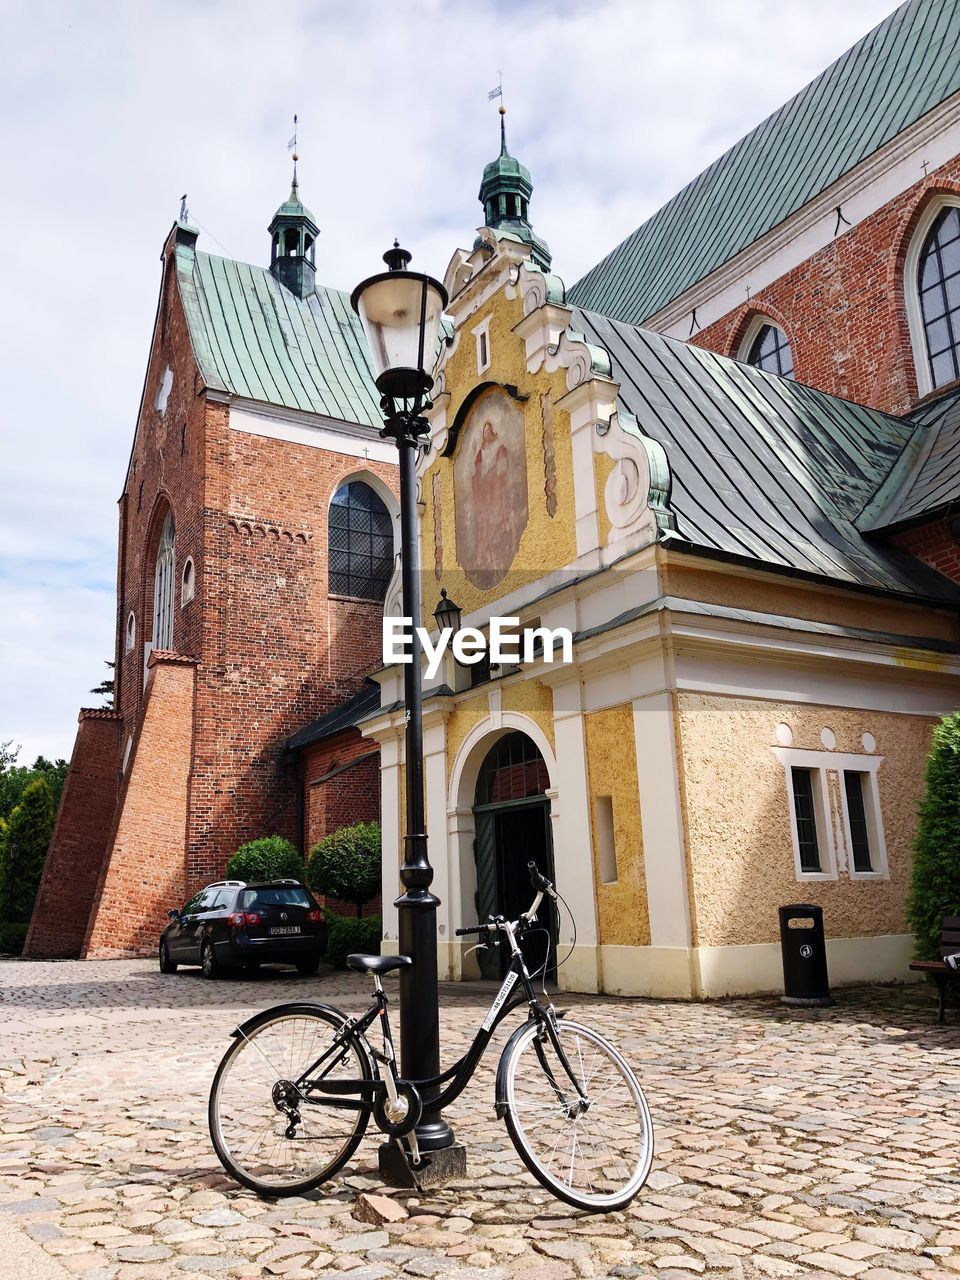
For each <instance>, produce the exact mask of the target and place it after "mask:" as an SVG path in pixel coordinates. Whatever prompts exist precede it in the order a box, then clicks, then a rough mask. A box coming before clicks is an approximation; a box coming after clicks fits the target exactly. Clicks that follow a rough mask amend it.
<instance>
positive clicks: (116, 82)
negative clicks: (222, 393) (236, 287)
mask: <svg viewBox="0 0 960 1280" xmlns="http://www.w3.org/2000/svg"><path fill="white" fill-rule="evenodd" d="M893 8H894V5H893V3H892V2H891V0H844V3H842V4H838V3H837V2H836V0H778V3H777V4H776V5H775V6H773V7H768V8H764V7H763V6H758V5H757V3H756V0H593V2H588V0H552V3H540V2H539V0H349V2H343V0H341V3H330V2H327V0H320V2H317V0H313V2H310V0H284V3H283V4H282V5H280V4H265V3H263V0H257V2H256V3H254V2H253V0H192V2H191V3H187V2H186V0H162V2H161V0H114V2H113V3H104V2H100V0H76V2H75V3H72V4H71V3H61V2H60V0H45V3H43V4H37V3H35V0H33V2H30V3H24V2H23V0H3V3H2V5H0V166H2V168H0V173H2V177H3V199H2V200H0V300H2V305H0V742H3V741H6V740H12V741H13V743H14V745H15V746H16V745H20V746H21V748H22V750H21V755H20V762H21V763H31V762H32V761H33V759H34V757H35V756H36V755H37V754H38V753H42V754H44V755H46V756H48V757H50V758H55V757H58V756H63V757H69V755H70V751H71V749H72V745H73V738H74V735H75V732H76V718H77V712H78V710H79V708H80V707H81V706H97V705H100V700H99V699H98V698H96V697H95V696H93V695H91V694H90V693H89V690H90V689H91V688H92V687H93V686H94V685H96V684H97V683H98V682H99V681H100V680H101V679H102V678H103V677H104V676H105V675H106V674H107V671H106V668H105V667H104V665H103V664H104V661H105V660H106V659H112V657H113V647H114V625H115V624H114V609H115V588H116V558H117V546H116V537H117V505H116V504H117V499H118V498H119V496H120V490H121V486H122V484H123V478H124V473H125V470H126V464H127V459H128V456H129V452H130V447H131V444H132V440H133V432H134V428H135V425H136V416H137V411H138V407H139V401H140V393H141V388H142V383H143V376H144V370H145V367H146V361H147V355H148V349H149V343H150V336H151V330H152V325H153V318H154V313H155V310H156V304H157V293H158V289H159V283H160V250H161V247H162V244H163V241H164V239H165V237H166V234H167V232H168V231H169V229H170V225H171V223H172V222H173V220H174V219H175V218H176V216H177V213H178V210H179V206H180V196H181V195H182V194H183V193H184V192H186V193H187V194H188V203H189V209H190V215H191V221H192V222H193V223H194V225H196V226H198V227H199V228H200V229H201V236H200V240H199V247H200V248H202V249H205V250H207V251H208V252H212V253H223V254H226V255H228V256H232V257H236V258H239V259H242V260H244V261H247V262H253V263H260V264H264V265H266V264H267V263H268V262H269V239H268V236H267V233H266V226H267V224H268V223H269V221H270V219H271V217H272V215H273V212H274V210H275V209H276V207H277V205H278V204H279V203H280V202H281V201H282V200H283V199H285V197H286V195H287V192H288V190H289V182H290V161H289V156H288V152H287V142H288V139H289V138H290V135H291V133H292V118H293V114H294V112H296V113H297V114H298V115H299V117H300V128H299V144H300V146H299V149H300V155H301V160H300V192H301V196H302V198H303V199H304V201H305V203H306V204H307V205H308V206H309V207H310V208H311V209H312V210H313V212H314V214H315V215H316V217H317V220H318V222H319V225H320V227H321V235H320V239H319V242H318V247H317V273H318V279H319V280H320V281H321V282H322V283H323V284H325V285H333V286H335V287H337V288H341V289H345V290H350V289H351V288H352V287H353V286H354V285H355V284H356V283H357V281H359V280H360V279H362V278H363V277H364V276H366V275H369V274H370V273H371V272H372V271H376V270H380V269H382V268H381V266H380V255H381V253H382V252H383V250H384V249H385V248H386V247H387V245H388V244H389V243H390V242H392V240H393V237H394V236H399V237H400V239H401V241H402V243H403V244H404V245H405V246H406V247H407V248H409V249H410V250H411V251H412V252H413V254H414V267H415V268H417V269H419V270H425V271H429V272H431V273H432V274H434V275H437V276H440V277H442V275H443V273H444V270H445V269H446V266H447V263H448V261H449V260H450V257H451V255H452V253H453V251H454V250H455V249H456V248H457V247H464V246H466V247H469V246H470V245H471V244H472V241H473V235H474V232H475V228H476V226H477V225H478V224H479V222H480V206H479V204H478V203H477V199H476V196H477V190H478V187H479V183H480V175H481V173H482V170H483V166H484V164H485V163H486V162H487V161H488V160H491V159H493V158H494V156H495V155H496V154H497V151H498V143H499V138H498V116H497V112H496V107H497V103H496V102H489V101H488V100H487V93H488V91H489V90H490V89H491V88H493V87H495V86H496V85H497V83H498V77H499V75H500V74H501V73H502V76H503V85H504V101H505V103H506V106H507V109H508V114H507V129H508V141H509V145H510V150H511V153H512V154H513V155H515V156H518V157H519V158H520V159H521V160H522V161H523V163H524V164H525V165H526V166H527V167H528V168H529V169H530V171H531V173H532V176H533V181H534V194H533V199H532V201H531V209H530V212H531V219H532V221H533V224H534V226H535V228H536V230H537V231H538V233H539V234H540V235H542V236H544V238H545V239H546V240H547V241H548V243H549V245H550V247H551V250H552V252H553V269H554V271H555V272H556V273H557V274H559V275H560V276H562V277H563V279H564V280H566V282H567V283H568V284H572V283H573V282H574V281H575V280H576V279H577V278H578V277H579V276H580V275H582V274H583V272H584V271H585V270H586V269H587V268H588V267H590V266H591V265H593V263H594V262H596V261H598V260H599V259H600V258H601V257H603V256H604V255H605V254H606V253H607V252H608V251H609V250H610V249H612V248H613V247H614V246H615V245H616V244H618V243H619V242H620V240H622V239H623V238H624V236H626V235H627V234H628V233H629V232H630V231H632V230H633V229H634V228H635V227H637V226H638V225H639V224H640V223H641V222H642V221H643V220H644V219H645V218H646V217H647V216H649V215H650V214H651V213H652V212H654V211H655V210H656V209H657V208H659V206H660V205H661V204H663V203H664V202H665V201H666V200H668V199H669V198H670V196H672V195H673V194H674V193H675V192H676V191H677V190H678V189H679V188H680V187H682V186H683V185H684V184H685V183H686V182H688V181H689V180H690V179H691V178H693V177H695V176H696V174H697V173H699V172H700V171H701V170H702V169H703V168H705V167H706V166H707V165H708V164H710V163H711V161H713V160H714V159H716V157H717V156H718V155H720V154H721V153H722V152H723V151H725V150H726V149H727V148H728V147H729V146H731V145H732V144H733V143H734V142H736V141H737V140H738V139H739V138H740V137H742V136H743V134H745V133H746V132H748V131H749V130H750V129H751V128H752V127H753V126H754V125H755V124H757V123H759V121H760V120H762V119H763V118H764V117H765V116H766V115H768V114H769V113H770V112H771V111H773V110H775V109H776V108H777V107H778V106H780V105H781V104H782V103H783V102H784V101H786V99H787V98H789V97H790V96H791V95H792V94H794V93H795V92H796V91H797V90H798V89H800V88H801V87H802V86H803V85H804V84H806V83H807V82H808V81H809V80H811V79H812V78H813V77H814V76H815V75H817V74H818V73H819V72H820V71H821V70H823V68H824V67H826V66H827V65H828V64H829V63H830V62H832V61H833V60H834V59H835V58H836V57H838V56H839V55H840V54H841V53H843V52H844V50H846V49H847V48H849V46H850V45H851V44H853V43H854V42H855V41H856V40H857V39H859V37H860V36H861V35H863V34H865V33H866V32H867V31H868V30H869V29H870V28H871V27H873V26H875V25H876V24H877V23H878V22H879V21H881V20H882V19H883V18H884V17H886V16H887V14H888V13H890V12H891V11H892V9H893Z"/></svg>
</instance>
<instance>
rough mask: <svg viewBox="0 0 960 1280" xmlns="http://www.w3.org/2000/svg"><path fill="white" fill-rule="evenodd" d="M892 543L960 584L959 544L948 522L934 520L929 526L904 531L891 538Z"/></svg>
mask: <svg viewBox="0 0 960 1280" xmlns="http://www.w3.org/2000/svg"><path fill="white" fill-rule="evenodd" d="M892 542H893V545H894V546H896V547H899V548H900V550H901V551H908V552H909V553H910V555H912V556H916V557H917V559H918V560H923V561H925V562H926V563H927V564H929V565H932V566H933V568H934V569H938V570H939V571H940V572H941V573H942V574H944V575H945V576H946V577H948V578H952V579H953V580H954V582H960V542H958V540H957V538H956V535H955V534H954V533H953V532H952V531H951V529H950V525H949V523H948V521H946V520H934V521H933V522H932V523H930V524H921V525H915V526H914V527H913V528H912V529H904V530H903V531H902V532H901V533H897V534H895V535H894V536H893V539H892Z"/></svg>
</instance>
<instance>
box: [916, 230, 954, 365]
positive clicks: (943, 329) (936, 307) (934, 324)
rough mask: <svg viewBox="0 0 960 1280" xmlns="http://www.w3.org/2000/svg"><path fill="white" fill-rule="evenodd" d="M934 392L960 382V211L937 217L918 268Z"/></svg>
mask: <svg viewBox="0 0 960 1280" xmlns="http://www.w3.org/2000/svg"><path fill="white" fill-rule="evenodd" d="M917 291H918V293H919V297H920V315H921V318H922V322H923V336H924V340H925V343H926V355H927V361H928V366H929V370H930V379H931V390H932V389H933V388H934V387H942V386H943V384H944V383H945V382H953V381H954V380H955V379H956V378H960V209H957V208H956V207H955V206H954V205H949V206H948V207H947V208H945V209H942V210H941V211H940V213H939V214H938V215H937V218H936V221H935V222H934V224H933V226H932V227H931V228H930V230H929V232H928V233H927V237H926V239H925V240H924V241H923V246H922V248H921V250H920V260H919V263H918V266H917Z"/></svg>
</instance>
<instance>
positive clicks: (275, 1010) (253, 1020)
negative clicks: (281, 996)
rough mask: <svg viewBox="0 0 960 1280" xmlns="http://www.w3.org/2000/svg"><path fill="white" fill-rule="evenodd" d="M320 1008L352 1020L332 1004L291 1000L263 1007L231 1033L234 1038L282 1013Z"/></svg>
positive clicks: (345, 1019) (346, 1020) (341, 1019)
mask: <svg viewBox="0 0 960 1280" xmlns="http://www.w3.org/2000/svg"><path fill="white" fill-rule="evenodd" d="M318 1009H322V1010H323V1012H324V1013H332V1014H333V1016H334V1017H335V1018H337V1019H339V1021H340V1022H341V1023H346V1022H349V1021H350V1019H349V1018H348V1017H347V1015H346V1014H345V1013H344V1012H343V1010H342V1009H337V1008H335V1006H334V1005H332V1004H320V1003H319V1001H317V1000H291V1001H290V1002H289V1003H287V1004H275V1005H273V1006H271V1008H269V1009H261V1010H260V1012H259V1013H255V1014H253V1016H252V1017H250V1018H247V1020H246V1021H245V1022H241V1023H240V1025H239V1026H238V1027H234V1029H233V1030H232V1031H231V1032H230V1035H231V1036H232V1037H233V1038H234V1039H236V1038H237V1036H240V1035H246V1033H247V1032H248V1031H254V1030H256V1028H257V1027H258V1026H260V1024H261V1023H262V1022H266V1021H268V1020H269V1019H270V1018H275V1017H276V1016H277V1014H280V1013H316V1011H317V1010H318Z"/></svg>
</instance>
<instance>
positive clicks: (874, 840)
mask: <svg viewBox="0 0 960 1280" xmlns="http://www.w3.org/2000/svg"><path fill="white" fill-rule="evenodd" d="M773 750H774V753H775V754H776V756H777V758H778V759H779V760H780V763H781V764H782V765H783V768H784V774H785V780H786V791H787V808H788V811H789V820H790V834H791V839H792V843H793V859H794V869H795V871H796V876H797V879H798V880H836V879H838V878H839V877H840V876H842V875H843V876H848V877H849V878H850V879H851V880H870V879H872V880H883V879H886V877H887V875H888V869H887V850H886V842H885V839H884V834H883V815H882V812H881V809H880V792H879V788H878V786H877V771H878V770H879V768H880V765H881V764H882V763H883V757H882V756H875V755H862V756H861V755H852V754H845V753H842V752H834V751H806V750H793V749H786V748H783V747H775V748H774V749H773Z"/></svg>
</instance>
